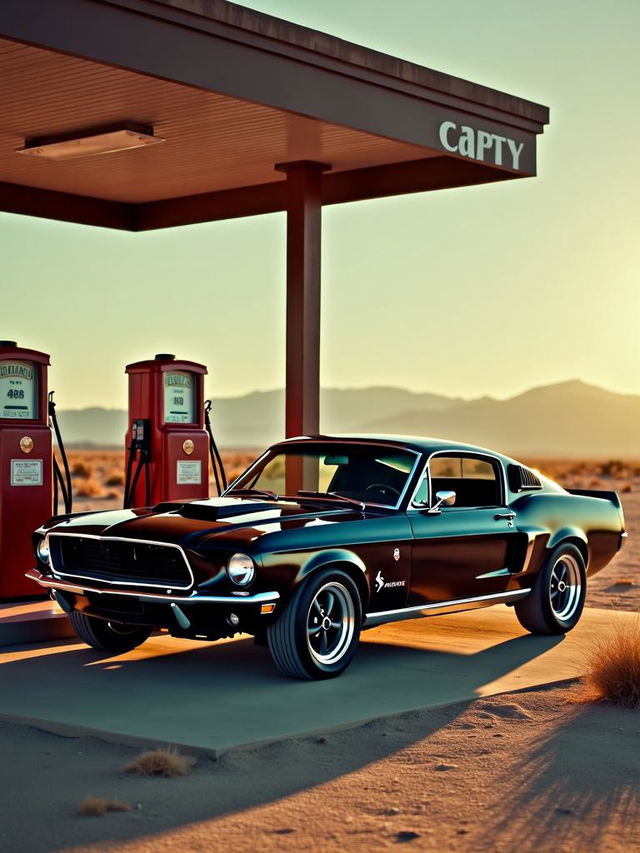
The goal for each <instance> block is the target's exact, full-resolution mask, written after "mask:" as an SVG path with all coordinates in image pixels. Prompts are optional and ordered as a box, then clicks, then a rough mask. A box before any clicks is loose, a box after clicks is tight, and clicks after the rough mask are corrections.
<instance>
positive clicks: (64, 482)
mask: <svg viewBox="0 0 640 853" xmlns="http://www.w3.org/2000/svg"><path fill="white" fill-rule="evenodd" d="M53 394H54V392H53V391H50V392H49V406H48V415H49V426H51V427H53V431H54V433H55V436H56V442H57V444H58V450H59V451H60V458H61V459H62V465H63V467H64V478H63V476H62V471H61V470H60V465H59V463H58V459H57V457H56V455H55V453H54V454H53V477H54V489H53V514H54V515H57V514H58V486H59V487H60V493H61V495H62V501H63V503H64V511H65V513H70V512H72V510H73V488H72V484H71V471H70V470H69V460H68V459H67V454H66V451H65V449H64V442H63V441H62V435H61V433H60V427H59V425H58V418H57V416H56V404H55V403H54V401H53Z"/></svg>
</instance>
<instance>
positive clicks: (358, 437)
mask: <svg viewBox="0 0 640 853" xmlns="http://www.w3.org/2000/svg"><path fill="white" fill-rule="evenodd" d="M304 441H309V442H311V441H335V442H339V441H365V442H374V443H376V444H393V445H397V446H398V447H404V448H407V449H408V450H415V451H417V452H419V453H427V454H430V453H434V452H435V451H438V450H459V451H461V452H466V453H488V454H490V455H491V456H496V457H498V458H499V459H503V460H504V461H505V462H514V461H515V460H513V459H510V458H509V457H508V456H504V454H502V453H498V452H497V451H495V450H489V449H488V448H486V447H479V446H478V445H475V444H465V443H464V442H461V441H450V440H449V439H444V438H432V437H430V436H429V437H427V436H425V437H423V436H418V435H383V434H366V433H357V434H355V433H341V434H340V435H336V434H333V433H332V434H327V435H324V434H323V435H300V436H296V437H295V438H286V439H284V441H279V442H278V443H277V444H278V445H280V444H289V443H296V442H304ZM276 446H277V445H276Z"/></svg>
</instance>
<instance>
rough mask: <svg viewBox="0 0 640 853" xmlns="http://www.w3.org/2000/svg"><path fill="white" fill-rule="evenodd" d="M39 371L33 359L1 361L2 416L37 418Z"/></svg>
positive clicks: (0, 405) (0, 413)
mask: <svg viewBox="0 0 640 853" xmlns="http://www.w3.org/2000/svg"><path fill="white" fill-rule="evenodd" d="M37 386H38V379H37V372H36V367H35V365H34V363H33V362H31V361H0V418H11V419H12V420H27V421H28V420H34V419H35V418H37V416H38V413H37V399H38V395H37Z"/></svg>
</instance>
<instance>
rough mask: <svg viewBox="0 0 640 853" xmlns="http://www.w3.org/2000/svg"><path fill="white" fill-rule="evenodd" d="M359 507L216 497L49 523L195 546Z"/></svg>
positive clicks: (66, 529)
mask: <svg viewBox="0 0 640 853" xmlns="http://www.w3.org/2000/svg"><path fill="white" fill-rule="evenodd" d="M362 517H363V513H362V512H361V511H360V510H359V509H358V508H357V507H350V506H344V505H341V504H339V503H337V502H336V505H335V507H330V506H328V505H326V504H325V505H322V506H321V505H319V504H312V503H308V504H306V503H305V504H304V505H303V504H298V503H296V502H293V501H264V500H256V499H246V498H242V499H240V498H213V499H211V500H206V501H189V502H176V503H163V504H158V505H157V506H155V507H153V508H152V509H148V508H142V509H122V510H107V511H105V512H93V513H88V514H82V515H72V516H69V517H66V518H65V519H64V520H56V519H53V520H52V522H51V523H49V525H47V527H48V528H49V530H50V531H51V532H55V533H76V534H81V533H83V534H85V535H93V536H96V535H97V536H117V537H118V538H123V539H137V540H146V541H154V542H170V543H173V544H178V545H181V546H183V547H189V548H194V547H197V546H198V545H200V544H203V543H204V542H206V541H208V540H209V539H212V538H216V539H219V538H222V539H225V540H226V539H233V538H234V533H237V538H238V539H242V540H250V541H255V539H257V538H259V537H260V536H261V535H264V534H266V533H275V532H279V531H283V530H287V529H292V528H296V527H306V526H308V525H313V524H323V523H331V522H339V521H347V520H354V519H356V518H362Z"/></svg>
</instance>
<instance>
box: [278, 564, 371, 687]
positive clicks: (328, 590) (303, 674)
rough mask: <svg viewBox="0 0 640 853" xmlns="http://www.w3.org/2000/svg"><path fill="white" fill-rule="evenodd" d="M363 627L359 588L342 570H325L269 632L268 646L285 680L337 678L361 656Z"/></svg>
mask: <svg viewBox="0 0 640 853" xmlns="http://www.w3.org/2000/svg"><path fill="white" fill-rule="evenodd" d="M312 611H313V612H312ZM331 616H333V621H332V619H331V618H330V617H331ZM361 625H362V603H361V601H360V595H359V593H358V588H357V586H356V584H355V583H354V581H353V580H352V579H351V578H350V577H349V575H348V574H346V573H345V572H343V571H341V570H339V569H324V570H322V571H320V572H318V573H317V574H315V575H312V576H311V577H310V578H308V579H307V580H306V581H304V582H303V583H302V585H301V586H300V587H299V588H298V589H297V590H296V592H295V593H294V595H293V597H292V599H291V601H289V603H288V604H287V606H286V607H285V609H284V610H283V611H282V613H281V614H280V616H279V617H278V619H276V621H275V622H274V623H272V624H271V625H270V626H269V628H268V631H267V641H268V643H269V650H270V652H271V656H272V657H273V660H274V661H275V664H276V666H277V667H278V669H279V670H280V671H281V672H283V673H284V674H285V675H288V676H290V677H291V678H300V679H306V680H311V679H324V678H335V676H336V675H340V673H341V672H344V670H345V669H346V668H347V667H348V666H349V664H350V663H351V661H352V659H353V656H354V655H355V653H356V649H357V647H358V641H359V639H360V629H361ZM316 626H317V629H316ZM323 636H324V639H323Z"/></svg>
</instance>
